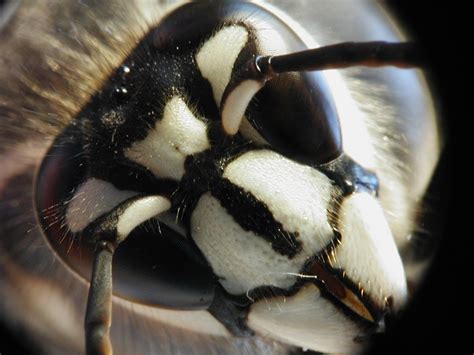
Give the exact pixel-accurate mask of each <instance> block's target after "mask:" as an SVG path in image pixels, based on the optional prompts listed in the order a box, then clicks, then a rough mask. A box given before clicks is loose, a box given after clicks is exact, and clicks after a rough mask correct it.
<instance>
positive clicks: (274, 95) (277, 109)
mask: <svg viewBox="0 0 474 355" xmlns="http://www.w3.org/2000/svg"><path fill="white" fill-rule="evenodd" d="M247 117H248V119H249V121H250V122H251V123H252V125H253V126H254V128H255V129H256V130H257V131H258V132H259V133H260V135H261V136H262V137H263V138H264V139H265V140H266V141H267V142H268V143H269V144H270V145H271V146H273V147H274V148H275V149H276V150H277V151H279V152H280V153H282V154H284V155H285V156H287V157H289V158H292V159H295V160H297V161H299V162H302V163H305V164H310V165H319V164H324V163H327V162H329V161H331V160H334V159H335V158H337V157H338V156H339V155H340V154H341V153H342V140H341V129H340V126H339V119H338V116H337V111H336V108H335V104H334V102H333V100H332V96H331V91H330V90H329V88H328V86H327V84H326V82H325V79H324V76H323V74H321V73H288V74H281V75H280V76H278V77H277V78H275V79H273V80H271V81H269V82H267V84H266V85H265V87H264V88H263V89H262V90H261V91H260V92H259V93H258V94H257V95H256V96H255V99H254V102H253V104H250V105H249V108H248V111H247Z"/></svg>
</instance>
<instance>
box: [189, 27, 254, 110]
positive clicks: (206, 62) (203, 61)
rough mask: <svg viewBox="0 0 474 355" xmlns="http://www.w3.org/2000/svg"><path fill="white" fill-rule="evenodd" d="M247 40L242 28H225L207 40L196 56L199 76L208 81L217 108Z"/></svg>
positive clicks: (245, 32) (246, 33) (245, 31)
mask: <svg viewBox="0 0 474 355" xmlns="http://www.w3.org/2000/svg"><path fill="white" fill-rule="evenodd" d="M247 40H248V32H247V30H246V29H245V28H244V27H242V26H237V25H234V26H227V27H224V28H222V29H221V30H220V31H219V32H217V33H216V34H215V35H214V36H213V37H211V38H210V39H209V40H207V41H206V42H205V43H204V45H203V46H202V47H201V49H200V50H199V51H198V53H197V54H196V62H197V64H198V67H199V70H200V71H201V75H202V76H203V77H204V78H206V79H207V80H209V82H210V84H211V86H212V91H213V93H214V99H215V100H216V103H217V106H219V105H220V103H221V99H222V94H223V93H224V90H225V88H226V86H227V84H228V83H229V81H230V77H231V74H232V69H233V67H234V63H235V61H236V59H237V57H238V55H239V53H240V51H241V50H242V48H244V46H245V44H246V43H247Z"/></svg>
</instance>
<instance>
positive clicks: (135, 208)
mask: <svg viewBox="0 0 474 355" xmlns="http://www.w3.org/2000/svg"><path fill="white" fill-rule="evenodd" d="M170 207H171V203H170V201H169V200H168V199H167V198H164V197H162V196H147V197H144V198H141V199H139V200H137V201H135V202H133V203H132V204H131V205H130V206H129V207H128V208H127V209H126V210H125V211H124V212H123V213H122V215H121V216H120V217H119V220H118V223H117V234H118V235H119V237H121V238H126V237H127V236H128V234H129V233H130V232H131V231H132V230H133V229H135V227H137V226H138V225H140V224H142V223H143V222H145V221H147V220H149V219H150V218H153V217H155V216H157V215H159V214H160V213H162V212H164V211H166V210H168V209H169V208H170Z"/></svg>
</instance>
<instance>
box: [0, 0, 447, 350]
mask: <svg viewBox="0 0 474 355" xmlns="http://www.w3.org/2000/svg"><path fill="white" fill-rule="evenodd" d="M391 3H392V2H389V3H385V2H380V1H370V0H352V1H348V0H347V1H346V0H345V1H343V0H336V1H332V0H306V1H294V2H293V1H287V0H268V1H257V0H255V1H232V0H229V1H224V0H222V1H190V2H187V1H163V0H162V1H159V0H135V1H128V0H107V1H98V0H62V1H59V0H48V1H33V0H10V1H1V2H0V83H1V85H0V282H1V288H0V320H1V324H2V326H3V327H4V329H5V330H4V332H5V334H9V336H10V337H11V339H12V343H13V341H16V342H18V343H19V344H17V346H18V347H19V349H21V350H18V351H17V352H14V353H23V352H24V353H30V352H31V353H35V354H66V353H67V354H84V353H85V354H112V353H115V354H315V353H328V354H331V353H337V354H341V353H344V354H346V353H348V354H358V353H365V352H369V353H387V351H386V350H387V348H389V347H390V343H389V342H387V339H389V338H387V337H390V336H391V334H402V335H400V337H405V335H403V334H406V333H412V332H411V331H409V329H410V328H409V327H410V325H409V324H411V326H412V327H413V326H415V327H417V324H418V323H416V320H415V321H413V320H412V319H416V318H414V317H415V316H414V314H413V309H414V306H412V304H415V305H416V304H417V303H416V302H417V299H418V295H420V297H421V296H425V295H426V294H427V293H428V292H424V290H423V285H424V284H426V282H424V276H425V274H426V272H427V270H430V267H431V261H432V260H433V257H434V256H435V255H436V250H437V245H438V241H439V240H440V238H441V236H442V234H443V228H442V225H443V222H442V218H441V216H442V214H443V210H442V209H438V208H439V206H440V205H441V203H440V201H441V197H439V196H440V195H442V193H440V192H439V191H443V188H439V186H443V180H442V178H440V174H441V173H440V171H441V170H442V168H443V167H444V166H445V164H444V163H442V162H443V156H444V155H445V153H444V151H445V150H446V131H445V130H444V127H445V123H444V122H443V117H442V116H443V115H442V114H441V113H440V110H439V105H438V104H437V101H436V92H435V91H433V90H432V89H431V87H430V74H429V73H430V70H431V71H433V69H432V67H430V63H429V60H427V57H429V56H427V53H429V51H427V50H426V48H425V50H424V49H423V41H417V39H418V38H416V36H415V38H412V37H411V36H410V31H409V30H405V27H403V26H402V25H401V24H400V23H399V22H400V19H399V18H398V16H397V14H400V13H401V12H397V8H396V7H394V6H393V5H391ZM441 175H442V174H441ZM437 196H438V197H437ZM445 209H446V207H445ZM420 290H421V291H420ZM423 300H424V299H423ZM423 302H424V301H423ZM405 313H406V315H405ZM441 313H442V311H439V313H438V314H441ZM407 317H412V318H407ZM421 318H422V317H421ZM407 319H409V320H408V321H407ZM413 322H415V323H413ZM403 332H405V333H403ZM425 334H426V333H425ZM408 337H409V336H408ZM407 339H409V338H407ZM395 342H396V341H395ZM1 346H7V345H3V344H0V353H1V354H4V353H5V354H8V353H9V352H8V351H7V350H6V349H3V348H1ZM374 346H375V348H374ZM32 349H34V350H32ZM12 353H13V352H12Z"/></svg>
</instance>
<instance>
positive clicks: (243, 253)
mask: <svg viewBox="0 0 474 355" xmlns="http://www.w3.org/2000/svg"><path fill="white" fill-rule="evenodd" d="M191 234H192V236H193V240H194V241H195V242H196V244H197V246H198V247H199V249H200V250H201V251H202V252H203V254H204V256H205V257H206V258H207V260H208V261H209V263H210V264H211V266H212V269H213V271H214V272H215V273H216V274H217V275H218V276H219V277H221V278H222V279H221V284H222V286H223V287H224V288H225V289H226V290H227V291H228V292H230V293H231V294H242V293H245V292H247V291H249V290H251V289H253V288H254V287H257V286H263V285H274V286H279V287H284V288H286V287H289V286H291V285H292V284H293V283H294V281H295V276H294V275H293V274H294V273H296V272H298V271H299V268H300V267H301V266H300V265H299V264H300V263H301V260H299V262H298V260H295V259H296V258H295V259H293V260H290V259H288V258H287V257H286V256H283V255H280V254H278V253H276V252H275V251H274V250H273V249H272V246H271V244H270V243H269V242H268V241H266V240H264V239H263V238H260V237H259V236H257V235H255V234H254V233H252V232H249V231H245V230H243V229H242V227H240V225H239V224H237V223H236V222H235V221H234V219H233V218H232V216H230V215H229V214H228V213H227V211H226V209H225V208H224V207H222V206H221V204H220V202H219V200H217V199H216V198H214V197H212V195H211V194H210V193H206V194H204V195H202V196H201V198H200V200H199V202H198V204H197V206H196V208H195V209H194V211H193V214H192V216H191ZM288 273H292V274H288Z"/></svg>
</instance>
